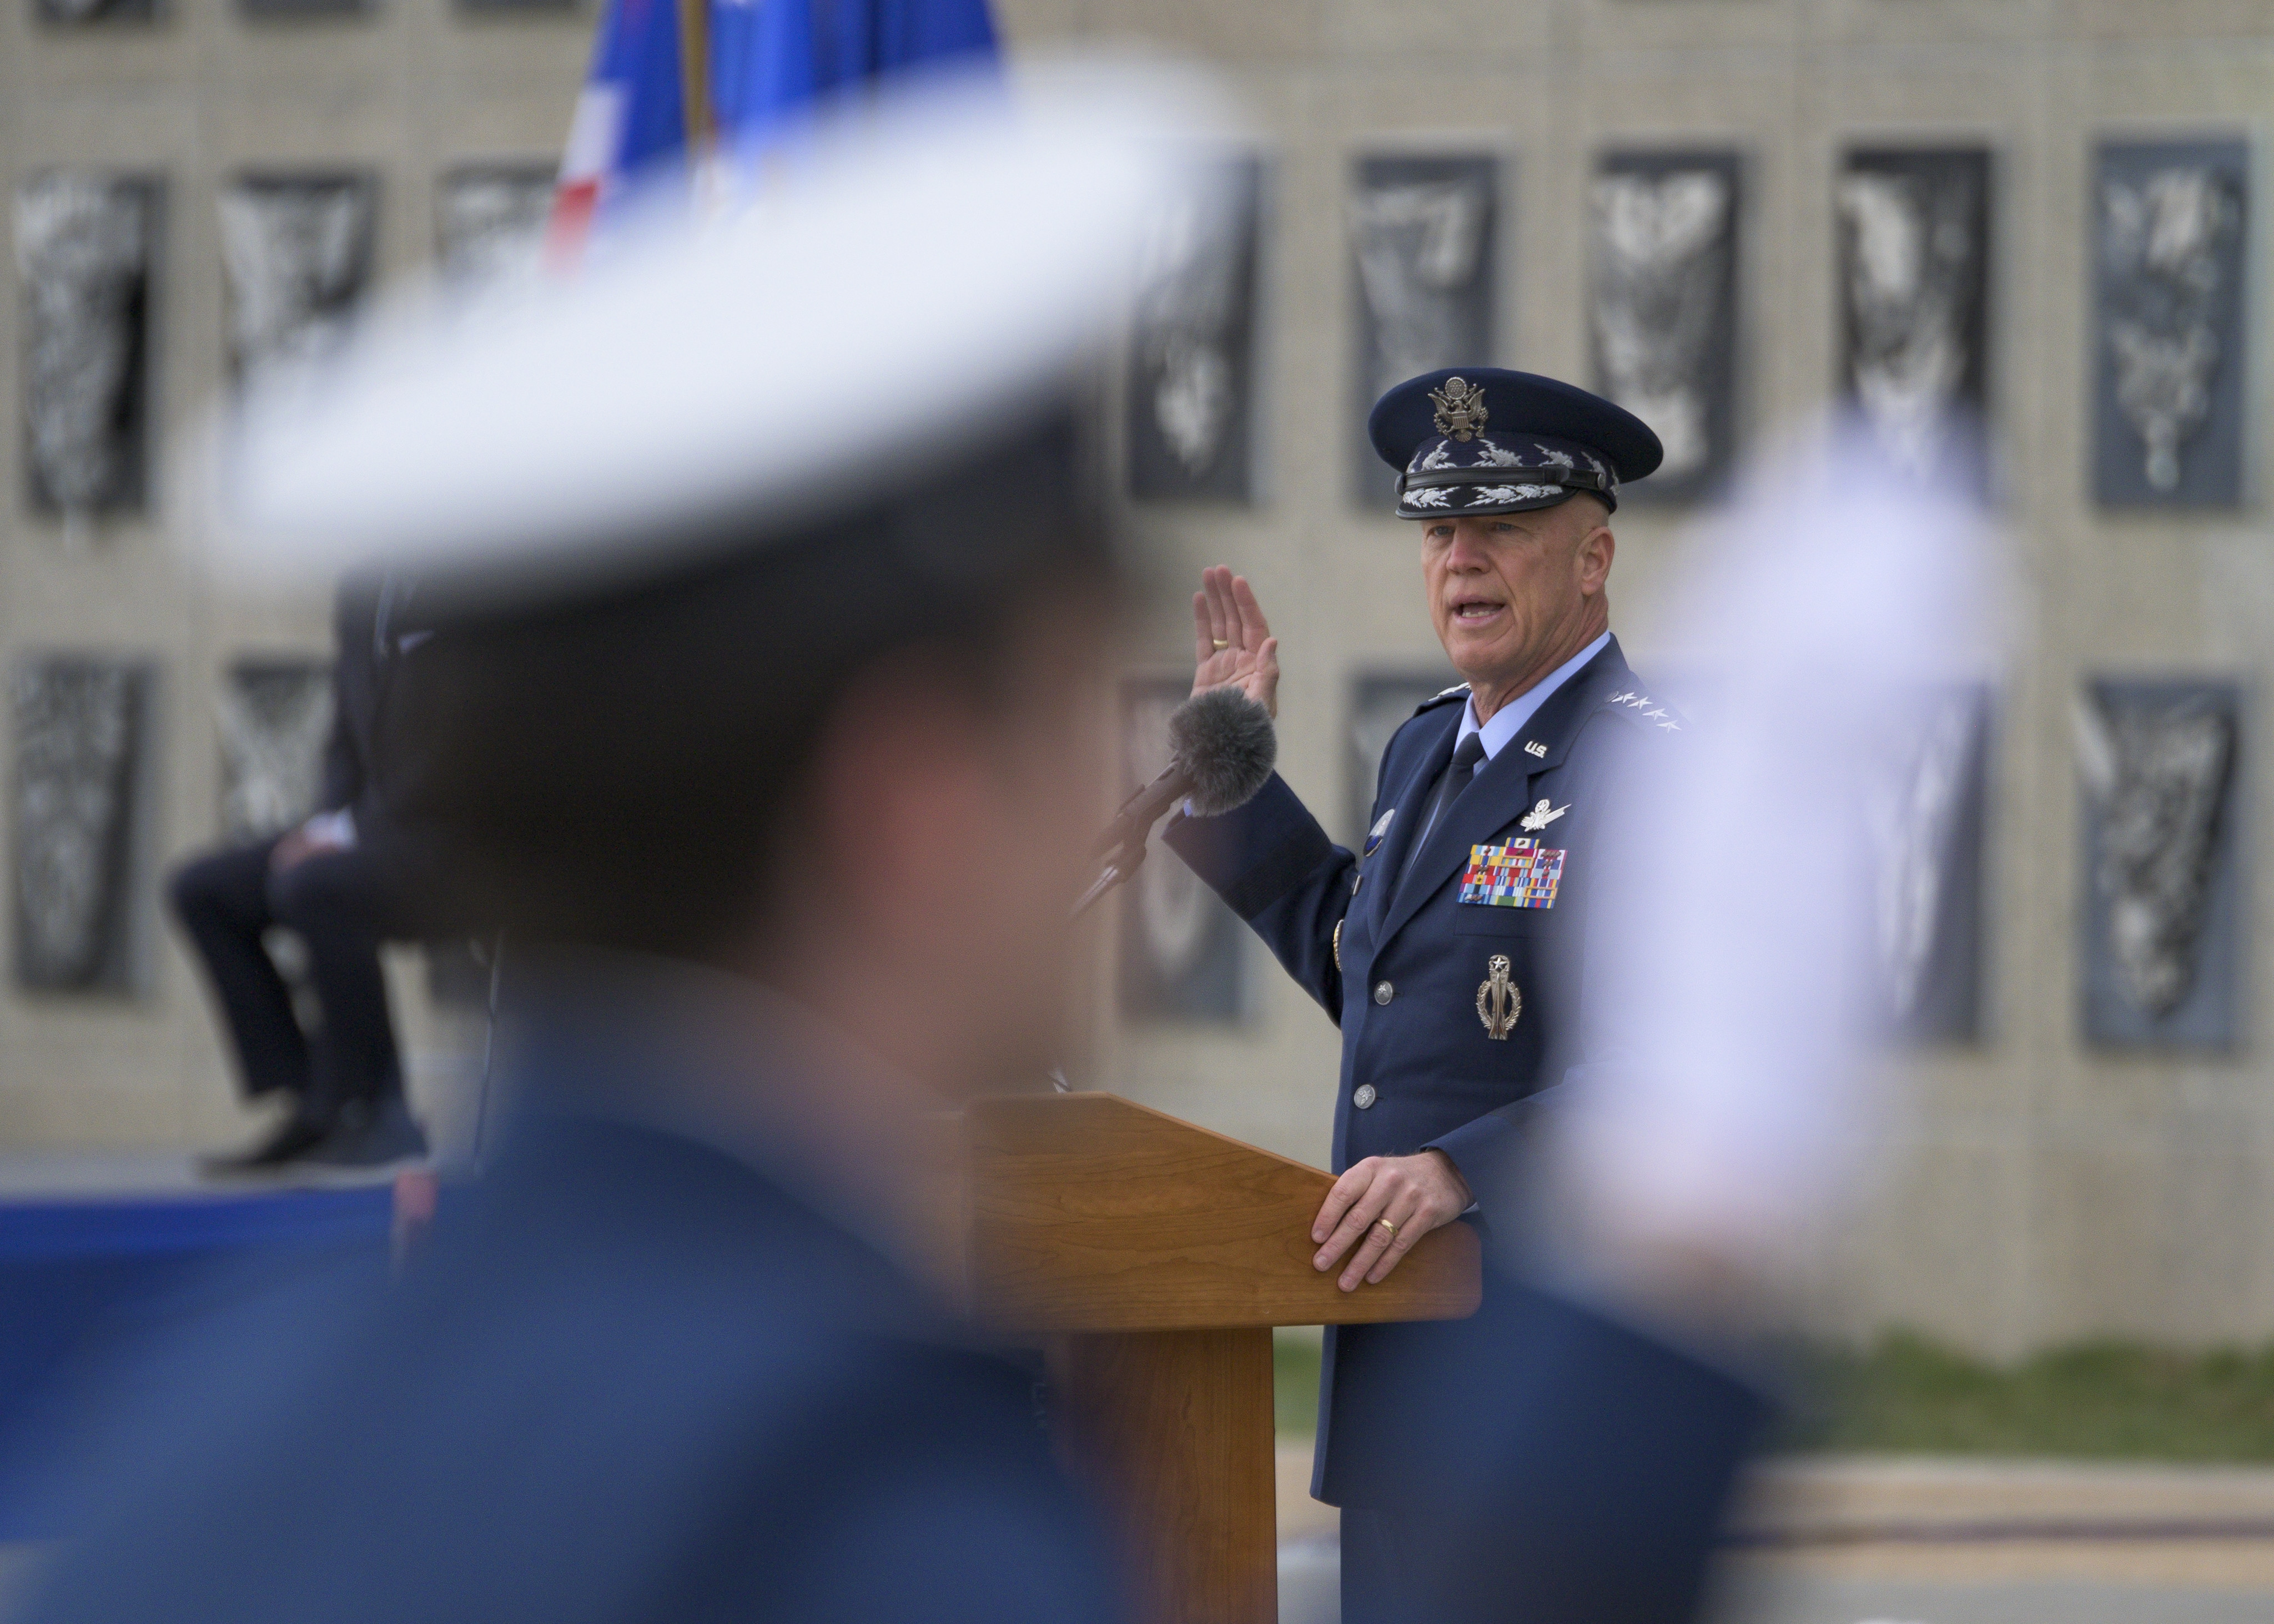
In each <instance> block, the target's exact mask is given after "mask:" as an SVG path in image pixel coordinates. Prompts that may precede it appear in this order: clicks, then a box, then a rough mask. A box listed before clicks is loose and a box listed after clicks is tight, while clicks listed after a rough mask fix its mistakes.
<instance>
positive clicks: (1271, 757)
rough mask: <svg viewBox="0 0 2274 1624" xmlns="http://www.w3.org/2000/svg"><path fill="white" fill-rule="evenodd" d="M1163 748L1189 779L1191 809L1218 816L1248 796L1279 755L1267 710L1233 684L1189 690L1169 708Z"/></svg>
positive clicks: (1260, 784)
mask: <svg viewBox="0 0 2274 1624" xmlns="http://www.w3.org/2000/svg"><path fill="white" fill-rule="evenodd" d="M1169 750H1170V753H1171V756H1172V757H1173V759H1174V760H1175V762H1176V763H1177V765H1178V767H1180V768H1182V769H1183V770H1184V771H1185V772H1186V774H1188V775H1189V776H1190V777H1191V778H1192V781H1193V787H1192V793H1191V795H1190V800H1191V801H1192V808H1193V812H1194V813H1195V814H1196V815H1198V816H1201V817H1221V816H1224V814H1225V813H1226V812H1229V811H1231V809H1232V808H1234V807H1238V806H1244V805H1246V803H1247V802H1248V801H1251V800H1253V799H1254V796H1255V793H1256V792H1257V791H1258V790H1261V788H1262V787H1263V786H1264V785H1265V784H1267V783H1268V782H1269V781H1270V778H1271V769H1272V767H1273V765H1274V764H1275V763H1276V762H1277V761H1278V759H1279V733H1278V730H1277V729H1276V728H1275V727H1273V726H1272V725H1271V713H1270V712H1269V711H1266V710H1265V709H1264V708H1263V707H1262V706H1261V705H1260V704H1258V703H1255V701H1254V700H1252V699H1250V698H1249V697H1248V696H1247V695H1246V694H1244V693H1242V692H1240V690H1239V688H1235V687H1232V686H1230V685H1226V686H1225V687H1223V688H1209V690H1208V691H1207V692H1206V693H1202V694H1195V695H1193V696H1192V697H1191V698H1190V699H1187V700H1186V701H1185V703H1183V704H1181V705H1178V707H1177V708H1176V709H1175V710H1174V711H1171V712H1170V713H1169Z"/></svg>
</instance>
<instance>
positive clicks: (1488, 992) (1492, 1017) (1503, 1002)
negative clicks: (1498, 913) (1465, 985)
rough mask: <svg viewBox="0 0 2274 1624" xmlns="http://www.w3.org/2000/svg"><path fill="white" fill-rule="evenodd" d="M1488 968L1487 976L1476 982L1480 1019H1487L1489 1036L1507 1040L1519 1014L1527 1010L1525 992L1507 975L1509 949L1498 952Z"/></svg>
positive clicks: (1493, 1038)
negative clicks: (1505, 951)
mask: <svg viewBox="0 0 2274 1624" xmlns="http://www.w3.org/2000/svg"><path fill="white" fill-rule="evenodd" d="M1485 970H1486V972H1487V974H1486V975H1485V979H1484V980H1483V981H1480V982H1478V983H1477V1019H1479V1020H1480V1021H1482V1022H1484V1024H1485V1035H1486V1036H1487V1037H1488V1038H1490V1039H1492V1040H1493V1041H1495V1042H1506V1041H1508V1034H1509V1033H1510V1030H1511V1029H1513V1028H1514V1026H1516V1022H1517V1017H1518V1016H1520V1015H1522V1014H1523V1013H1524V995H1523V994H1522V993H1521V992H1519V991H1517V987H1516V983H1515V982H1513V981H1510V980H1509V979H1508V955H1507V954H1506V953H1495V954H1494V955H1493V956H1492V958H1491V959H1488V960H1487V962H1486V965H1485Z"/></svg>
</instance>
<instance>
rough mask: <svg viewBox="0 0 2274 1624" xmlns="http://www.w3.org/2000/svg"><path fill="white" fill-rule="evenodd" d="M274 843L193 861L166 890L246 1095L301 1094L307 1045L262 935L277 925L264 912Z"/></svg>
mask: <svg viewBox="0 0 2274 1624" xmlns="http://www.w3.org/2000/svg"><path fill="white" fill-rule="evenodd" d="M275 844H276V842H275V841H274V840H263V841H260V843H258V844H256V845H252V846H233V847H231V848H230V849H229V850H227V851H222V852H215V853H213V854H212V855H210V856H207V857H200V858H195V859H192V861H189V862H186V863H184V864H183V865H182V866H181V867H180V868H177V869H175V870H174V873H173V876H172V877H171V878H170V879H169V881H168V883H167V887H166V895H167V900H168V901H169V903H170V904H171V905H172V906H173V911H174V917H175V918H176V919H177V920H179V921H181V925H182V929H183V930H184V932H185V933H186V934H187V935H188V936H189V938H190V941H191V943H192V945H194V946H195V947H196V949H197V952H198V959H199V960H200V962H201V963H202V964H203V965H204V966H205V971H206V977H207V981H209V982H210V983H211V985H212V987H213V990H214V994H215V996H216V997H217V998H218V999H219V1000H220V1002H221V1009H222V1018H223V1019H224V1020H226V1021H227V1023H228V1026H229V1034H230V1041H231V1042H232V1044H233V1045H234V1047H235V1048H236V1050H237V1066H238V1070H239V1073H240V1075H241V1077H242V1079H243V1081H244V1084H245V1093H247V1094H251V1095H254V1096H256V1097H257V1096H259V1095H261V1094H269V1093H273V1092H275V1091H276V1090H279V1089H282V1090H283V1091H285V1092H286V1093H289V1094H294V1095H300V1094H305V1093H306V1091H307V1088H308V1079H309V1070H308V1065H309V1063H308V1045H307V1040H306V1039H305V1037H304V1036H303V1035H302V1034H301V1031H300V1023H299V1021H298V1020H297V1019H295V1018H294V1016H293V1013H292V992H291V989H290V988H289V987H287V986H286V985H285V983H284V978H283V977H282V975H280V974H277V970H276V966H275V962H274V961H273V960H272V959H270V958H269V957H268V950H267V948H266V947H264V946H263V945H262V944H261V937H262V936H263V935H264V934H265V933H266V932H267V930H268V929H269V928H270V927H271V926H273V925H275V923H276V922H277V921H276V919H275V915H273V914H271V913H270V912H269V909H268V853H269V852H270V850H271V849H272V848H274V847H275Z"/></svg>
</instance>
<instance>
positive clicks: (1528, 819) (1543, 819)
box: [1517, 795, 1571, 834]
mask: <svg viewBox="0 0 2274 1624" xmlns="http://www.w3.org/2000/svg"><path fill="white" fill-rule="evenodd" d="M1570 809H1571V808H1570V807H1569V806H1561V807H1558V808H1555V810H1554V811H1553V812H1551V811H1549V810H1548V809H1547V796H1545V795H1542V796H1541V797H1540V804H1539V805H1538V806H1536V807H1534V808H1532V810H1531V811H1529V812H1527V813H1525V815H1524V817H1523V820H1522V821H1521V822H1519V823H1517V828H1518V829H1529V830H1530V831H1532V833H1533V834H1538V833H1539V832H1540V831H1541V830H1543V829H1545V828H1547V825H1548V824H1550V823H1554V822H1555V820H1556V819H1557V818H1559V817H1561V816H1563V815H1564V814H1565V813H1566V812H1569V811H1570Z"/></svg>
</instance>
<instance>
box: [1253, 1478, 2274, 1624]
mask: <svg viewBox="0 0 2274 1624" xmlns="http://www.w3.org/2000/svg"><path fill="white" fill-rule="evenodd" d="M1278 1468H1279V1530H1280V1542H1281V1543H1280V1559H1279V1574H1280V1605H1279V1617H1280V1624H1339V1619H1340V1609H1339V1607H1338V1605H1337V1595H1336V1590H1337V1575H1338V1568H1337V1562H1338V1551H1337V1544H1336V1539H1335V1514H1334V1512H1333V1511H1332V1510H1331V1509H1330V1508H1329V1507H1324V1506H1321V1505H1320V1504H1318V1502H1316V1501H1315V1500H1312V1499H1310V1497H1309V1494H1308V1486H1309V1474H1310V1450H1309V1447H1308V1446H1307V1445H1306V1444H1299V1443H1284V1444H1282V1445H1281V1447H1280V1449H1279V1458H1278ZM1734 1523H1735V1526H1734V1528H1733V1530H1732V1532H1733V1538H1735V1539H1736V1540H1738V1541H1742V1542H1743V1543H1742V1544H1740V1545H1736V1546H1735V1547H1734V1548H1733V1550H1732V1552H1731V1553H1730V1554H1729V1555H1728V1557H1726V1558H1725V1559H1724V1560H1723V1562H1722V1564H1721V1571H1720V1574H1719V1576H1718V1579H1717V1583H1716V1598H1715V1601H1714V1604H1713V1608H1712V1613H1711V1620H1710V1624H2270V1621H2274V1470H2267V1469H2264V1468H2259V1467H2225V1466H2157V1465H2130V1464H2122V1465H2115V1464H2102V1463H2097V1462H2067V1461H2058V1462H2053V1461H1978V1460H1941V1459H1919V1458H1900V1457H1886V1458H1873V1457H1824V1458H1803V1459H1788V1460H1782V1461H1777V1462H1770V1463H1767V1464H1766V1465H1764V1466H1763V1467H1761V1468H1759V1469H1758V1470H1757V1471H1756V1472H1755V1473H1754V1474H1753V1477H1752V1481H1751V1486H1750V1488H1749V1490H1748V1492H1747V1493H1746V1496H1745V1498H1744V1500H1743V1504H1742V1505H1741V1507H1740V1508H1739V1510H1738V1513H1737V1515H1736V1517H1735V1519H1734Z"/></svg>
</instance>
